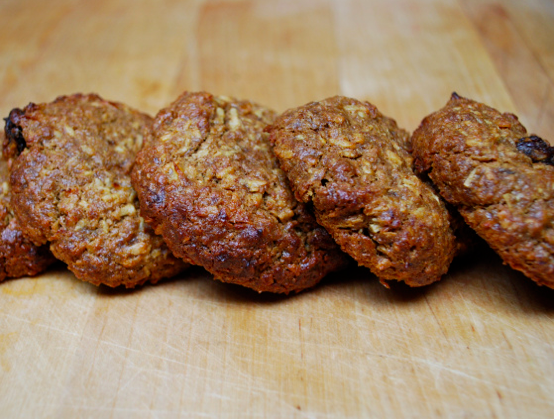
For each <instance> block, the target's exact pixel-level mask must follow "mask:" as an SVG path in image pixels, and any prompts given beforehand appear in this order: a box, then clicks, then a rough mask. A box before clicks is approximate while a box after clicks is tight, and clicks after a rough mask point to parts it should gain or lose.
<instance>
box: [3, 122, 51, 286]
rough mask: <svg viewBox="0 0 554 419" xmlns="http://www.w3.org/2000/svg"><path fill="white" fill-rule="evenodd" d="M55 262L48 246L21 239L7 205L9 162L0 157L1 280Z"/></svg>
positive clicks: (29, 272) (15, 221)
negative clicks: (36, 244)
mask: <svg viewBox="0 0 554 419" xmlns="http://www.w3.org/2000/svg"><path fill="white" fill-rule="evenodd" d="M3 139H4V133H3V132H0V141H3ZM54 260H55V259H54V257H53V256H52V254H51V253H50V251H49V250H48V247H47V246H35V245H34V244H33V243H32V242H31V241H30V240H28V239H26V238H25V237H23V234H22V232H21V229H20V227H19V223H18V221H17V219H16V218H15V216H14V213H13V211H12V208H11V205H10V184H9V170H8V162H7V161H6V160H4V159H3V158H1V157H0V281H2V280H3V279H5V278H18V277H21V276H32V275H36V274H38V273H40V272H42V271H43V270H45V269H46V268H47V267H48V266H49V265H50V264H51V263H52V262H54Z"/></svg>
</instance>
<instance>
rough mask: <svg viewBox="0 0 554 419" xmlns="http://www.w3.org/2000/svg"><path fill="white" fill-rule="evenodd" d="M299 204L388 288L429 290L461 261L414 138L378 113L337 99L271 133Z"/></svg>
mask: <svg viewBox="0 0 554 419" xmlns="http://www.w3.org/2000/svg"><path fill="white" fill-rule="evenodd" d="M268 131H269V132H270V134H271V136H270V141H271V142H272V144H274V146H275V148H274V150H275V153H276V155H277V157H278V158H279V161H280V163H281V167H282V168H283V170H284V171H285V172H286V174H287V176H288V178H289V180H290V183H291V185H292V189H293V191H294V193H295V196H296V198H297V199H298V200H300V201H301V202H304V203H312V204H313V206H314V209H315V215H316V218H317V221H318V222H319V223H320V224H321V225H322V226H324V227H325V228H326V229H327V231H328V232H329V233H330V234H331V236H332V237H333V238H334V239H335V241H336V242H337V243H338V244H339V245H340V247H341V248H342V250H344V251H345V252H347V253H348V254H349V255H350V256H352V257H353V258H354V259H355V260H356V261H357V262H358V264H360V265H363V266H366V267H368V268H369V269H370V270H371V271H372V272H373V273H374V274H375V275H376V276H377V277H378V278H380V280H381V282H383V283H385V281H388V280H399V281H404V282H406V283H407V284H408V285H410V286H422V285H427V284H430V283H432V282H434V281H437V280H439V279H440V278H441V276H442V275H443V274H445V273H446V271H447V270H448V267H449V265H450V262H451V261H452V258H453V257H454V253H455V248H456V245H455V239H454V235H453V233H452V230H451V228H450V225H449V222H448V217H449V215H448V212H447V211H446V208H445V206H444V204H443V203H442V201H441V200H440V199H439V198H438V196H437V195H436V194H435V193H434V192H433V190H432V189H431V187H430V186H429V185H427V184H426V183H424V182H423V181H421V180H420V179H419V178H418V177H417V176H416V175H415V174H414V172H413V170H412V158H411V156H410V154H409V153H408V151H407V149H408V147H409V135H408V133H407V132H406V131H404V130H403V129H400V128H399V127H398V126H397V124H396V122H395V121H394V120H392V119H390V118H387V117H386V116H383V115H382V114H381V113H380V112H379V111H378V110H377V108H376V107H375V106H373V105H371V104H369V103H367V102H360V101H358V100H355V99H350V98H346V97H341V96H336V97H332V98H329V99H326V100H323V101H320V102H312V103H308V104H307V105H304V106H301V107H298V108H295V109H290V110H288V111H286V112H285V113H283V114H282V115H281V116H279V117H278V118H277V120H276V121H275V123H274V124H273V125H272V126H271V127H269V128H268Z"/></svg>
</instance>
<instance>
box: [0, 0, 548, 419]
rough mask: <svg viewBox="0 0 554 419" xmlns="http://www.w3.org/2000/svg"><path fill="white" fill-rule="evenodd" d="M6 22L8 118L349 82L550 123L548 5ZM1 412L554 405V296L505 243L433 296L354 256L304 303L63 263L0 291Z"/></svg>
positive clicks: (399, 413)
mask: <svg viewBox="0 0 554 419" xmlns="http://www.w3.org/2000/svg"><path fill="white" fill-rule="evenodd" d="M0 28H1V29H2V30H1V31H0V80H1V82H0V93H1V94H0V114H1V115H3V116H5V115H7V114H8V112H9V110H10V109H11V108H12V107H16V106H18V107H20V106H23V105H25V104H27V103H28V102H29V101H35V102H43V101H51V100H52V99H53V98H55V97H56V96H57V95H60V94H70V93H74V92H78V91H81V92H97V93H99V94H101V95H102V96H104V97H106V98H108V99H113V100H118V101H123V102H126V103H128V104H130V105H132V106H135V107H137V108H140V109H142V110H145V111H148V112H150V113H155V112H156V111H157V110H158V109H159V108H161V107H162V106H165V105H166V104H168V103H169V102H171V101H172V100H173V99H174V98H176V97H177V95H178V94H180V93H181V92H182V91H183V90H185V89H188V90H199V89H205V90H208V91H211V92H213V93H216V94H225V95H234V96H238V97H241V98H249V99H252V100H255V101H258V102H261V103H263V104H266V105H268V106H271V107H274V108H275V109H277V110H280V111H281V110H284V109H286V108H288V107H293V106H297V105H300V104H303V103H305V102H307V101H310V100H317V99H322V98H325V97H327V96H331V95H334V94H344V95H349V96H354V97H357V98H360V99H366V100H369V101H371V102H372V103H374V104H376V105H377V106H378V107H379V108H380V109H381V110H382V111H383V112H384V113H385V114H387V115H390V116H393V117H395V118H396V119H397V121H398V122H399V124H400V125H401V126H404V127H406V128H407V129H409V130H413V129H415V127H416V126H417V124H418V123H419V121H420V120H421V119H422V118H423V117H424V116H425V115H426V114H428V113H429V112H431V111H433V110H435V109H437V108H439V107H441V106H442V105H443V104H444V103H445V102H446V101H447V99H448V97H449V95H450V93H451V92H452V91H457V92H458V93H459V94H461V95H464V96H468V97H472V98H475V99H477V100H480V101H483V102H486V103H488V104H490V105H492V106H495V107H497V108H499V109H501V110H503V111H512V112H516V113H517V114H519V116H520V118H521V120H522V121H523V123H524V124H525V125H526V126H527V127H528V128H529V130H530V131H532V132H535V133H537V134H539V135H541V136H544V137H546V138H550V139H553V138H554V81H553V80H554V3H553V2H552V1H548V0H527V1H525V2H521V1H517V0H507V1H503V2H502V1H494V0H428V1H425V2H420V1H416V0H393V1H390V0H389V1H385V0H383V1H369V0H367V1H364V0H321V1H317V0H285V1H276V0H267V1H254V0H220V1H208V0H196V1H195V0H190V1H177V0H165V1H153V0H152V1H148V0H140V1H125V0H113V1H108V0H95V1H85V0H49V1H40V0H1V1H0ZM0 417H2V418H23V417H29V418H39V417H49V418H50V417H51V418H75V417H93V418H95V417H98V418H104V417H113V418H127V417H133V418H137V417H138V418H150V417H152V418H173V417H187V418H188V417H198V418H204V417H263V418H273V417H274V418H283V417H287V418H289V417H292V418H296V417H297V418H305V417H309V418H316V417H317V418H344V417H351V418H358V417H379V418H382V417H387V418H390V417H416V418H420V417H455V418H482V417H495V418H498V417H526V418H530V417H544V418H547V417H554V290H550V289H546V288H542V287H538V286H536V285H535V284H534V283H533V282H532V281H530V280H528V279H526V278H525V277H524V276H523V275H521V274H519V273H517V272H515V271H512V270H511V269H509V268H507V267H506V266H504V265H503V264H502V263H501V261H500V259H499V258H498V257H497V256H496V255H495V254H494V253H493V252H491V251H489V250H483V251H479V252H477V254H476V255H474V256H472V257H471V258H467V259H464V260H459V261H457V262H456V263H454V265H453V266H452V268H451V270H450V272H449V273H448V275H446V277H445V278H444V279H443V280H442V281H441V282H439V283H437V284H435V285H432V286H429V287H426V288H423V289H409V288H407V287H405V286H401V285H398V286H394V287H393V288H392V289H391V290H387V289H385V288H384V287H382V286H381V285H380V284H379V282H378V281H377V279H376V278H375V277H374V276H373V275H372V274H371V273H370V272H369V271H368V270H365V269H352V270H349V271H345V272H341V273H338V274H335V275H331V276H329V277H328V278H326V279H325V280H324V281H323V283H322V284H321V285H320V286H318V287H316V288H314V289H313V290H310V291H307V292H303V293H300V294H299V295H293V296H289V297H283V296H274V295H268V294H262V295H258V294H256V293H254V292H251V291H249V290H247V289H243V288H240V287H237V286H231V285H225V284H221V283H219V282H216V281H213V280H212V278H211V276H210V275H209V274H207V273H206V272H205V271H203V270H202V269H201V268H194V269H191V270H190V271H189V272H187V273H184V274H182V275H181V276H179V277H177V278H175V279H173V280H169V281H165V282H162V283H160V284H158V285H156V286H145V287H143V288H141V289H138V290H135V291H126V290H112V289H108V288H104V287H100V288H97V287H94V286H92V285H89V284H86V283H82V282H80V281H78V280H76V279H75V278H74V276H73V275H72V274H71V273H69V272H68V271H67V270H65V269H64V268H63V266H58V267H56V268H54V269H52V270H51V271H49V272H48V273H46V274H44V275H41V276H39V277H37V278H32V279H30V278H24V279H18V280H11V281H7V282H4V283H2V284H0Z"/></svg>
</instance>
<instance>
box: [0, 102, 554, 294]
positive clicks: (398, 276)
mask: <svg viewBox="0 0 554 419" xmlns="http://www.w3.org/2000/svg"><path fill="white" fill-rule="evenodd" d="M452 100H453V101H457V102H460V103H457V105H456V106H453V107H455V108H456V109H455V113H456V115H457V117H458V118H459V121H456V117H452V116H444V117H440V116H439V117H436V116H430V117H428V118H426V119H425V120H424V122H423V123H422V126H421V127H420V128H419V129H418V130H417V131H416V132H415V133H414V136H413V137H412V138H410V136H409V134H408V133H407V132H406V131H404V130H402V129H401V128H399V127H398V126H397V124H396V123H395V121H394V120H392V119H390V118H387V117H385V116H383V115H382V114H381V113H380V112H379V111H378V110H377V109H376V108H375V107H374V106H372V105H371V104H369V103H367V102H360V101H357V100H355V99H349V98H344V97H334V98H330V99H327V100H324V101H321V102H314V103H310V104H307V105H305V106H301V107H299V108H296V109H291V110H289V111H287V112H285V113H284V114H282V115H280V116H277V115H276V114H275V113H274V112H272V111H270V110H268V109H266V108H264V107H261V106H259V105H256V104H254V103H251V102H248V101H240V100H235V99H230V98H226V97H214V96H212V95H210V94H207V93H184V94H183V95H181V96H180V97H179V98H178V99H177V100H176V101H175V102H174V103H173V104H171V105H170V106H169V107H167V108H166V109H163V110H162V111H160V112H159V113H158V115H157V117H156V118H155V120H154V121H152V120H151V119H150V118H149V117H148V116H146V115H143V114H142V113H140V112H137V111H134V110H132V109H130V108H128V107H126V106H125V105H122V104H118V103H112V102H107V101H104V100H103V99H101V98H99V97H98V96H96V95H86V96H85V95H73V96H68V97H60V98H58V99H57V100H56V101H55V102H53V103H51V104H44V105H33V104H31V105H29V106H27V107H26V108H25V109H23V110H19V109H15V110H13V111H12V112H11V113H10V116H9V118H7V120H6V121H7V123H6V139H5V141H4V156H5V158H6V159H8V161H9V164H10V171H11V177H10V182H9V183H10V187H11V189H12V191H11V194H12V198H11V202H10V205H11V208H12V209H13V210H12V213H15V214H16V215H17V217H16V219H17V222H19V224H20V227H21V231H22V232H23V234H24V235H25V237H26V238H27V240H30V241H32V243H33V244H34V245H36V246H44V245H45V244H46V243H49V245H50V249H51V251H52V253H53V254H54V255H55V256H56V257H57V258H58V259H60V260H62V261H64V262H65V263H67V264H68V267H69V269H71V270H72V271H73V272H74V273H75V275H76V276H77V277H78V278H80V279H83V280H87V281H90V282H92V283H95V284H99V283H104V284H107V285H110V286H116V285H120V284H123V285H125V286H127V287H133V286H135V285H138V284H141V283H144V282H145V281H147V280H151V281H152V282H155V281H157V280H158V279H160V278H162V277H165V276H171V275H173V274H176V273H177V272H179V271H181V270H182V269H184V268H186V266H187V265H188V264H195V265H201V266H204V267H205V268H206V269H207V270H208V271H209V272H211V273H212V274H213V275H214V277H215V278H217V279H220V280H222V281H226V282H232V283H238V284H241V285H244V286H247V287H250V288H253V289H255V290H257V291H271V292H284V293H288V292H290V291H300V290H302V289H304V288H307V287H310V286H312V285H314V284H316V283H317V282H318V281H319V280H320V279H321V278H323V277H324V276H325V275H326V274H327V273H329V272H331V271H334V270H338V269H340V268H342V267H345V266H347V265H348V264H349V263H350V262H351V259H350V258H353V259H354V260H355V261H356V262H357V263H358V264H360V265H363V266H366V267H368V268H370V269H371V271H372V272H373V273H374V274H375V275H376V276H377V277H378V278H379V279H380V280H381V282H383V283H384V284H386V281H389V280H402V281H405V282H406V283H408V284H409V285H411V286H421V285H426V284H429V283H432V282H434V281H437V280H438V279H440V278H441V276H442V275H444V274H445V273H446V271H447V270H448V267H449V265H450V262H451V261H452V259H453V257H454V256H455V254H456V253H459V252H460V251H461V250H462V249H463V248H464V246H466V247H467V241H466V240H465V239H464V237H465V236H466V235H467V233H465V232H464V228H467V227H466V226H465V224H464V223H463V222H460V220H459V219H458V218H457V213H456V212H455V211H454V212H451V211H448V210H447V207H446V204H445V202H444V201H443V200H442V199H441V198H440V197H439V194H438V193H437V192H436V190H435V189H434V188H435V186H433V185H432V184H431V183H430V182H429V181H428V179H427V178H426V174H427V173H428V174H429V177H430V178H431V179H432V180H433V181H434V182H435V184H436V185H437V186H438V190H439V192H440V193H441V194H442V196H443V197H444V198H446V200H447V201H448V202H450V203H452V204H454V205H458V207H459V209H460V212H461V214H462V215H463V216H464V218H465V220H466V221H467V222H468V223H469V224H470V225H471V226H472V227H474V228H475V229H476V230H477V232H478V233H479V234H480V235H481V236H483V237H484V238H485V239H487V235H486V234H483V233H482V230H479V228H476V227H475V224H477V225H481V224H486V223H483V221H482V220H483V218H482V217H483V215H481V218H479V217H477V221H473V219H472V218H471V217H469V216H468V214H469V212H468V207H469V205H466V204H463V203H462V202H461V201H460V200H456V199H451V197H450V196H449V193H448V188H449V187H450V186H451V185H452V184H453V181H452V180H445V181H444V182H442V181H441V180H440V179H441V178H440V176H438V175H436V174H435V172H437V170H432V167H435V166H436V167H439V168H443V166H444V164H443V163H442V162H441V161H440V160H438V157H437V156H439V155H440V154H441V153H439V152H438V151H437V148H438V149H441V147H443V146H441V142H444V144H445V146H444V147H443V148H444V150H442V149H441V150H442V151H444V153H443V154H445V155H454V156H455V157H454V158H453V159H452V160H454V161H455V162H456V161H458V162H459V161H461V160H460V155H459V152H458V149H457V148H455V147H454V148H452V146H451V144H450V143H449V142H448V141H449V140H448V135H449V133H448V132H447V131H448V129H450V130H451V133H452V135H453V136H454V137H455V138H456V139H458V140H460V141H462V142H465V141H466V140H467V141H468V143H475V142H477V143H478V142H479V141H481V139H480V136H482V135H483V133H484V132H485V131H484V130H483V129H480V128H475V127H473V125H474V124H479V123H483V124H485V125H486V126H487V127H488V126H490V125H491V124H492V123H493V122H495V120H494V118H493V117H492V116H491V115H488V114H487V115H485V116H486V117H485V118H483V117H482V115H477V114H476V115H474V111H473V110H472V108H471V107H472V106H475V107H476V108H478V109H480V108H479V107H480V106H483V105H480V104H475V102H471V101H467V100H465V99H462V98H459V97H458V96H454V97H453V99H452ZM462 101H465V102H463V103H462ZM451 102H452V101H451ZM448 106H450V103H449V105H448ZM448 106H447V107H448ZM470 108H471V109H470ZM483 109H486V110H487V112H489V110H490V108H487V107H483ZM440 112H445V111H444V110H443V111H440ZM440 112H439V114H440ZM490 112H493V113H494V112H496V111H494V110H490ZM496 114H498V115H501V114H499V113H498V112H496ZM496 114H494V115H496ZM468 115H469V116H468ZM503 117H504V119H509V120H510V121H512V120H515V122H517V119H515V117H513V116H503ZM510 118H511V119H510ZM500 119H502V118H500ZM435 120H436V121H438V122H435ZM450 120H452V121H450ZM491 121H492V122H491ZM512 122H513V121H512ZM502 124H504V125H506V122H502V123H499V124H497V125H498V126H499V127H500V128H499V129H501V130H502V129H504V130H505V129H506V128H508V129H509V128H510V127H511V126H510V127H508V126H504V125H502ZM518 124H519V123H518ZM459 125H462V127H461V128H460V127H459ZM444 126H447V129H444ZM518 127H519V125H518ZM466 128H467V132H469V133H470V134H471V135H465V136H464V134H463V132H466V131H464V130H465V129H466ZM520 131H521V130H520ZM520 131H516V132H517V135H519V134H522V136H519V137H518V139H517V140H520V143H521V144H524V145H520V146H514V147H516V148H517V147H519V148H517V152H518V153H519V154H522V155H523V157H522V158H526V159H530V160H532V158H531V157H528V155H527V154H529V152H528V153H527V154H526V153H525V152H526V150H527V151H529V150H532V152H533V153H535V154H537V153H538V151H537V150H538V149H539V148H538V146H535V143H536V144H539V142H538V140H536V138H537V137H532V138H533V140H531V141H526V140H525V138H526V137H525V136H524V134H525V131H524V129H523V131H521V132H520ZM502 132H504V131H502ZM433 134H436V135H435V137H433ZM504 134H505V133H504ZM443 137H444V138H443ZM466 137H467V138H466ZM485 137H486V136H485ZM430 138H433V139H432V140H431V139H430ZM483 141H484V142H487V146H489V145H490V144H489V143H494V141H496V140H490V139H489V138H488V137H486V138H485V139H484V140H483ZM533 141H534V142H533ZM430 143H432V144H433V146H434V147H435V148H433V147H431V146H430ZM520 143H518V144H520ZM540 146H541V147H542V148H541V150H543V151H544V150H546V151H544V152H547V153H548V152H549V150H550V149H549V148H548V145H546V143H544V142H542V143H540ZM493 147H494V148H496V147H497V145H496V144H493ZM545 147H546V148H545ZM433 150H434V151H433ZM522 150H523V151H522ZM442 151H441V152H442ZM412 152H413V155H415V156H416V159H415V164H414V159H413V157H412ZM462 154H463V153H462ZM469 155H470V158H471V156H472V155H471V152H469ZM135 157H136V160H135ZM549 158H551V157H549ZM433 159H434V160H433ZM431 160H432V162H433V163H432V164H431V163H428V161H431ZM547 160H548V159H546V160H545V159H543V160H541V161H539V162H538V163H537V164H540V165H541V167H542V166H545V167H550V166H546V164H545V163H544V162H545V161H546V162H548V161H547ZM475 161H476V162H478V161H480V160H479V159H478V158H477V159H475ZM531 164H535V163H533V162H531ZM451 166H456V163H453V164H452V165H451ZM456 167H457V166H456ZM414 169H415V170H416V171H417V172H418V175H416V174H415V172H414ZM471 170H472V171H471V173H470V174H469V175H468V174H467V173H465V175H466V177H464V178H463V179H462V180H463V183H468V185H466V186H471V185H472V184H473V181H474V180H475V181H477V180H479V179H483V178H484V177H485V178H486V177H487V175H486V174H485V175H484V174H482V173H481V172H479V170H481V169H480V168H479V167H477V166H476V167H472V168H471ZM466 172H467V171H466ZM478 172H479V173H478ZM547 172H548V170H547ZM448 173H450V174H451V175H452V173H454V171H453V170H452V168H450V169H449V171H448ZM483 173H484V172H483ZM453 176H455V177H456V176H462V175H453ZM468 176H470V177H472V178H471V179H470V181H468V180H467V179H468ZM546 178H547V179H548V177H546ZM498 179H500V178H498ZM521 182H522V183H524V182H525V181H524V180H522V181H521ZM529 182H534V180H533V179H529ZM548 182H551V183H550V184H548ZM476 184H478V182H476ZM537 184H538V183H537ZM445 185H446V186H445ZM541 185H542V184H541ZM549 185H550V189H548V187H549ZM536 187H537V188H539V186H536ZM542 187H543V188H542V189H541V190H543V191H546V192H544V194H545V195H544V196H545V199H544V202H546V204H545V205H546V207H544V208H543V213H541V214H543V220H542V221H543V224H542V226H538V224H537V225H534V228H535V230H536V231H539V233H540V232H541V231H543V230H544V229H546V232H545V233H544V231H543V233H544V234H545V237H546V239H538V242H540V244H541V245H542V246H543V247H542V248H541V249H542V253H540V256H538V257H537V254H538V253H537V252H534V251H532V250H530V249H532V248H533V246H532V245H531V246H528V247H527V248H526V249H527V253H524V258H527V259H529V258H531V259H533V258H535V259H540V258H541V257H542V259H540V261H539V262H537V263H535V265H540V266H539V267H538V268H537V269H535V270H533V271H530V270H526V269H524V268H522V266H524V265H525V263H524V262H521V261H520V260H519V259H517V257H515V258H514V257H512V258H511V259H510V258H509V257H508V258H507V257H505V253H506V252H505V251H503V250H499V247H498V246H496V245H495V243H494V239H497V238H498V237H499V236H498V234H497V235H496V236H494V239H493V240H492V243H491V246H492V247H493V248H495V250H497V251H499V253H500V254H501V256H502V257H504V259H505V261H506V262H507V263H510V264H511V265H512V266H513V267H514V268H516V269H520V270H522V271H523V272H524V273H525V274H526V275H528V276H530V277H531V278H532V279H534V280H535V281H537V282H538V283H541V284H546V285H549V286H553V285H554V284H553V283H552V281H551V282H548V279H549V278H551V276H552V275H551V274H552V269H554V268H553V265H554V264H553V261H552V260H553V255H554V251H553V249H552V242H551V241H549V240H550V239H551V234H552V219H551V218H552V216H551V214H552V206H551V205H552V204H550V201H551V200H552V199H551V198H549V197H550V196H551V195H548V193H550V194H551V193H552V180H551V178H550V180H546V184H544V185H542ZM522 188H523V191H518V190H517V188H513V190H512V191H511V192H512V195H513V196H519V198H520V201H518V202H521V196H520V195H522V194H523V195H524V196H525V193H526V192H525V191H527V190H528V187H527V186H525V185H523V186H522ZM135 191H136V192H135ZM518 193H519V195H517V194H518ZM530 199H531V198H530ZM533 199H534V198H533ZM549 199H550V201H549ZM512 201H513V199H512V200H511V201H510V205H511V204H512V203H513V202H512ZM535 201H536V199H534V201H533V204H536V202H535ZM506 202H507V201H506ZM506 205H508V204H506ZM510 205H508V206H510ZM535 206H536V205H535ZM537 211H540V210H539V209H537ZM548 211H550V212H548ZM314 215H315V217H314ZM520 215H521V216H522V217H523V218H525V217H526V216H527V214H523V213H521V214H520ZM485 217H486V215H485ZM12 218H13V217H12ZM474 218H475V217H474ZM525 220H527V219H525ZM525 220H524V221H522V222H521V223H525V222H527V221H525ZM534 220H535V221H534V222H535V223H537V221H536V217H535V219H534ZM521 223H520V224H521ZM549 223H550V224H549ZM489 224H490V223H489ZM491 225H492V224H491ZM548 226H549V227H548ZM323 227H324V228H323ZM522 228H524V227H522ZM548 229H550V230H548ZM495 231H496V230H495ZM549 231H550V232H549ZM154 232H155V233H156V234H159V235H161V236H162V237H163V239H164V240H165V243H164V242H163V241H162V240H161V237H160V236H157V235H156V234H154ZM519 237H520V239H521V240H527V239H528V238H529V237H528V235H526V234H520V235H519ZM549 238H550V239H549ZM333 239H334V240H333ZM489 242H490V241H489ZM166 243H167V244H166ZM336 243H337V244H338V246H337V244H336ZM535 244H536V243H535ZM339 246H340V249H339ZM507 247H510V245H507V246H504V248H502V249H505V248H507ZM512 247H513V246H512ZM41 249H43V247H41ZM510 249H511V248H510ZM341 250H342V251H341ZM343 251H344V252H345V253H346V254H348V255H349V256H347V255H346V254H345V253H343ZM517 252H518V251H511V253H510V251H509V252H508V253H510V254H511V255H512V254H517ZM519 253H522V252H521V251H519ZM174 255H175V256H174ZM518 255H519V254H518ZM545 255H546V256H545ZM1 258H2V255H1V254H0V260H1ZM541 266H542V268H541ZM541 269H542V270H541ZM36 271H37V269H35V271H28V272H27V274H33V273H36ZM537 272H538V273H537ZM0 275H1V271H0ZM8 275H9V274H8ZM18 275H21V273H19V274H18ZM541 275H542V276H541ZM544 278H546V280H545V279H544Z"/></svg>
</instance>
